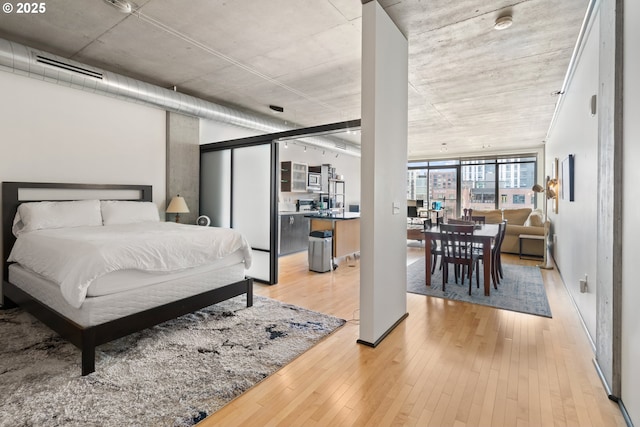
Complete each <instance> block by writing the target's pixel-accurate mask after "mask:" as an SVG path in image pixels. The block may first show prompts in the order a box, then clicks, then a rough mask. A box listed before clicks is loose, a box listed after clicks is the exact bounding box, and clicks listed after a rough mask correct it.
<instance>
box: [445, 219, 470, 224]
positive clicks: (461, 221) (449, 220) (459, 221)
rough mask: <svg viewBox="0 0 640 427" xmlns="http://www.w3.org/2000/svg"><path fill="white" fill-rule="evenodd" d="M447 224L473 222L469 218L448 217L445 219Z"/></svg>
mask: <svg viewBox="0 0 640 427" xmlns="http://www.w3.org/2000/svg"><path fill="white" fill-rule="evenodd" d="M447 224H455V225H474V223H473V222H472V221H470V220H467V219H464V218H449V219H448V220H447Z"/></svg>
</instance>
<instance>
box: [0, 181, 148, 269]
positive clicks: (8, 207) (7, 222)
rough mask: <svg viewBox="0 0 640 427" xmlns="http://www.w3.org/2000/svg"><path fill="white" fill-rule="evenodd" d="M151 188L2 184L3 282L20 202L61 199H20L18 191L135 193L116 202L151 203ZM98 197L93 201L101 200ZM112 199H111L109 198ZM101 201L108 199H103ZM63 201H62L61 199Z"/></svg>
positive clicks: (44, 183)
mask: <svg viewBox="0 0 640 427" xmlns="http://www.w3.org/2000/svg"><path fill="white" fill-rule="evenodd" d="M152 188H153V187H152V186H151V185H123V184H68V183H67V184H65V183H51V182H3V183H2V251H3V252H2V256H3V257H4V262H3V265H4V267H3V275H2V277H3V278H4V280H8V274H9V263H8V262H7V258H8V257H9V253H10V252H11V248H12V247H13V244H14V243H15V241H16V238H15V236H14V235H13V233H12V231H11V228H12V226H13V218H14V217H15V215H16V212H17V211H18V206H20V203H22V202H33V201H61V199H55V198H42V199H39V200H34V199H32V198H28V199H25V198H21V196H20V190H24V189H34V190H42V191H43V192H46V191H48V190H83V191H85V190H88V191H96V194H100V192H106V191H135V192H138V194H139V195H140V196H139V197H138V198H123V199H119V198H118V200H134V201H140V202H151V201H152ZM101 198H102V197H100V196H99V195H98V196H96V197H94V199H101ZM111 198H113V197H111ZM102 199H109V197H104V198H102ZM62 200H64V199H62ZM67 200H68V199H67Z"/></svg>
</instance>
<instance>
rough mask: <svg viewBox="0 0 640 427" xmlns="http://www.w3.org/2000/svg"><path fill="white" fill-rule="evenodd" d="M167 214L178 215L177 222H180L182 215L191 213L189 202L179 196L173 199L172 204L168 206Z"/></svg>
mask: <svg viewBox="0 0 640 427" xmlns="http://www.w3.org/2000/svg"><path fill="white" fill-rule="evenodd" d="M166 212H167V213H174V214H176V222H180V214H181V213H189V207H188V206H187V202H185V201H184V197H181V196H180V195H179V194H178V195H177V196H176V197H174V198H173V199H171V203H169V206H167V210H166Z"/></svg>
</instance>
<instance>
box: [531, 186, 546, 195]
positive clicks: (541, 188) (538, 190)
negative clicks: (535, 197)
mask: <svg viewBox="0 0 640 427" xmlns="http://www.w3.org/2000/svg"><path fill="white" fill-rule="evenodd" d="M531 190H532V191H535V192H536V193H542V192H543V191H544V187H542V185H540V184H536V185H534V186H533V187H532V188H531Z"/></svg>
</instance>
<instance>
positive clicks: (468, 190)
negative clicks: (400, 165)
mask: <svg viewBox="0 0 640 427" xmlns="http://www.w3.org/2000/svg"><path fill="white" fill-rule="evenodd" d="M536 160H537V159H536V156H535V155H534V156H519V157H494V158H482V159H452V160H438V161H416V162H409V164H408V168H407V199H408V200H424V203H425V206H428V207H431V206H432V202H436V201H437V202H440V204H441V205H442V207H443V208H444V209H445V212H446V215H447V217H448V218H456V217H460V216H462V213H463V209H468V208H471V209H474V210H479V209H513V208H531V209H534V207H535V206H534V204H535V193H534V192H533V191H532V190H531V187H533V185H534V184H535V178H536V167H537V166H536V165H537V161H536Z"/></svg>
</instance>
